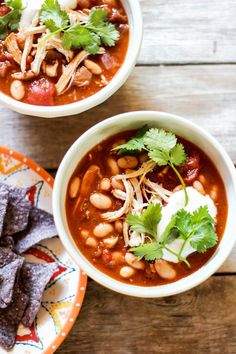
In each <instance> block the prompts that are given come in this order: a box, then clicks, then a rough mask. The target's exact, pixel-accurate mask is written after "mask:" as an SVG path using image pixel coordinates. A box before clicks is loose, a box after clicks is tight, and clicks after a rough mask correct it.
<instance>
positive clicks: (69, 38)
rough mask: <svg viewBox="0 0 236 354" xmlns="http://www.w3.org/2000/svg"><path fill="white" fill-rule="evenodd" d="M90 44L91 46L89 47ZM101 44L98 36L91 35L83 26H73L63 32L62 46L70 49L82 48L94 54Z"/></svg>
mask: <svg viewBox="0 0 236 354" xmlns="http://www.w3.org/2000/svg"><path fill="white" fill-rule="evenodd" d="M91 43H92V45H93V46H91ZM100 44H101V42H100V39H99V37H98V36H96V35H95V34H93V33H91V32H90V31H89V30H88V29H87V28H86V27H85V26H81V25H74V26H72V27H70V28H69V29H68V30H66V31H65V32H64V35H63V37H62V45H63V46H64V47H65V48H66V49H68V50H70V49H71V48H84V49H85V50H86V49H87V51H88V52H90V53H91V54H96V53H97V51H98V50H99V46H100Z"/></svg>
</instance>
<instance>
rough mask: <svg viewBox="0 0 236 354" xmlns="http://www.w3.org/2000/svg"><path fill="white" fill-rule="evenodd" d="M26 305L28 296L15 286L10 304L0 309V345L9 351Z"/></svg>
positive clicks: (14, 340)
mask: <svg viewBox="0 0 236 354" xmlns="http://www.w3.org/2000/svg"><path fill="white" fill-rule="evenodd" d="M27 303H28V296H27V295H26V294H24V293H23V291H22V290H21V289H20V288H19V286H18V284H17V285H16V286H15V289H14V293H13V298H12V302H11V304H10V305H9V306H8V307H7V308H5V309H0V345H1V346H2V347H3V348H4V349H6V350H9V349H11V348H13V346H14V344H15V342H16V333H17V329H18V326H19V324H20V322H21V319H22V316H23V313H24V311H25V308H26V305H27Z"/></svg>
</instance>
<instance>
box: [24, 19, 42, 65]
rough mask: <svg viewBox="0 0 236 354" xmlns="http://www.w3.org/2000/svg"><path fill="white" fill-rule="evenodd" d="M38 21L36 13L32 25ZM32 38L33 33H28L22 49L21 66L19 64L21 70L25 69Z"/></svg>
mask: <svg viewBox="0 0 236 354" xmlns="http://www.w3.org/2000/svg"><path fill="white" fill-rule="evenodd" d="M38 21H39V17H38V14H37V15H36V16H35V17H34V18H33V21H32V26H36V25H37V23H38ZM29 29H31V28H30V27H29ZM33 40H34V33H32V34H30V35H29V36H28V37H27V38H26V40H25V46H24V50H23V53H22V58H21V66H20V68H21V71H22V72H25V71H26V61H27V57H28V55H29V54H30V52H31V49H32V45H33Z"/></svg>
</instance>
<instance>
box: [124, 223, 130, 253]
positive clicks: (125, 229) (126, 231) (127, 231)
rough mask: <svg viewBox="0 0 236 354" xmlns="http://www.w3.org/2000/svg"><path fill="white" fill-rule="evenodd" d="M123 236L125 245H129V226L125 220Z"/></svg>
mask: <svg viewBox="0 0 236 354" xmlns="http://www.w3.org/2000/svg"><path fill="white" fill-rule="evenodd" d="M123 237H124V242H125V247H127V246H129V226H128V224H127V222H126V221H124V222H123Z"/></svg>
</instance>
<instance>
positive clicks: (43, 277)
mask: <svg viewBox="0 0 236 354" xmlns="http://www.w3.org/2000/svg"><path fill="white" fill-rule="evenodd" d="M56 269H57V264H56V263H46V264H35V263H25V264H24V265H23V267H22V270H21V274H20V284H21V289H22V291H23V292H24V293H25V294H27V296H28V297H29V302H28V305H27V307H26V309H25V312H24V315H23V317H22V320H21V322H22V324H23V325H24V326H25V327H30V326H31V325H32V323H33V322H34V320H35V317H36V315H37V313H38V311H39V308H40V304H41V299H42V296H43V292H44V289H45V287H46V285H47V284H48V282H49V280H50V279H51V277H52V275H53V273H54V272H55V270H56Z"/></svg>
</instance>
